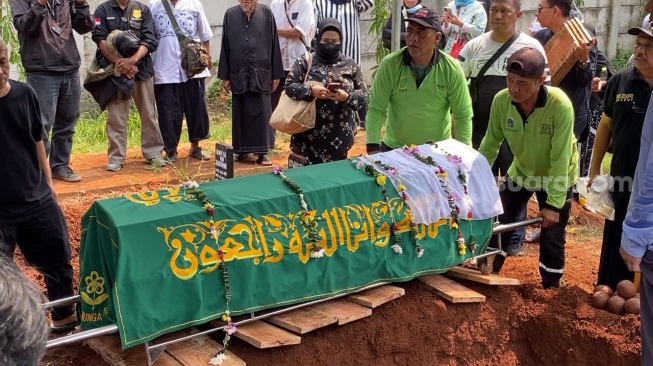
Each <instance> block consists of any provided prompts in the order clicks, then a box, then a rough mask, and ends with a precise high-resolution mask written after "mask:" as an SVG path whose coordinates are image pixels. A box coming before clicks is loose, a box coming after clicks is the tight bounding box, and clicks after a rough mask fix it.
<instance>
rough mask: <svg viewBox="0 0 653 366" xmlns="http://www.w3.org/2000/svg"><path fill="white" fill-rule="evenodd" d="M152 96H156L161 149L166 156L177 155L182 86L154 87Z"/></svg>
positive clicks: (161, 85)
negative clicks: (161, 140) (161, 142)
mask: <svg viewBox="0 0 653 366" xmlns="http://www.w3.org/2000/svg"><path fill="white" fill-rule="evenodd" d="M154 95H155V96H156V109H157V112H158V115H159V128H160V130H161V138H162V139H163V147H164V150H165V152H166V155H167V156H172V155H174V154H176V153H177V146H178V145H179V139H180V138H181V126H182V123H183V119H184V111H183V104H182V103H183V84H182V83H176V84H157V85H154ZM198 108H199V106H198ZM205 109H206V108H205Z"/></svg>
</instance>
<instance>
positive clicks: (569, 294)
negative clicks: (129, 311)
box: [17, 185, 641, 366]
mask: <svg viewBox="0 0 653 366" xmlns="http://www.w3.org/2000/svg"><path fill="white" fill-rule="evenodd" d="M156 187H157V185H151V186H149V187H148V188H150V189H153V188H156ZM133 190H134V189H132V190H130V191H132V192H133ZM119 194H121V192H110V193H107V194H104V195H102V196H100V195H93V194H89V195H84V196H79V197H70V198H65V199H62V200H61V204H62V207H63V210H64V213H65V214H66V217H67V219H68V224H69V229H70V234H71V239H72V245H73V256H74V266H75V268H76V269H77V266H78V261H77V253H78V251H79V237H80V221H81V216H82V215H83V213H84V212H85V211H86V210H87V209H88V207H89V206H90V204H91V203H92V202H93V200H95V199H98V198H101V197H109V196H116V195H119ZM530 211H531V212H534V206H533V207H531V210H530ZM572 224H573V225H572V226H570V227H569V230H568V232H569V234H568V236H567V239H568V242H567V246H568V247H567V266H566V269H565V272H566V273H565V276H564V281H565V285H564V286H563V288H561V289H557V290H543V289H541V288H538V283H539V275H538V272H537V263H538V258H537V256H538V251H539V248H538V246H537V245H527V246H526V248H525V249H526V253H527V255H526V256H525V257H520V258H509V259H508V260H507V262H506V265H505V266H504V271H503V273H502V274H503V275H505V276H510V277H516V278H518V279H520V281H521V282H522V285H520V286H517V287H490V286H485V285H480V284H475V283H471V282H467V281H462V280H457V279H456V281H459V282H461V283H462V284H464V285H465V286H468V287H469V288H471V289H473V290H476V291H478V292H480V293H482V294H484V295H486V296H487V301H486V302H485V303H482V304H451V303H448V302H446V301H445V300H442V299H440V298H438V297H437V296H435V295H434V294H432V293H431V292H429V291H427V290H425V289H424V288H423V287H422V286H421V285H420V284H419V282H418V281H411V282H408V283H403V284H398V286H402V287H404V288H405V289H406V295H405V296H404V297H402V298H399V299H397V300H394V301H392V302H390V303H388V304H386V305H383V306H381V307H380V308H377V309H374V311H373V315H372V316H371V317H369V318H366V319H362V320H359V321H356V322H353V323H350V324H347V325H344V326H340V327H339V326H330V327H327V328H323V329H319V330H317V331H314V332H312V333H309V334H306V335H303V336H302V342H301V344H300V345H296V346H288V347H281V348H275V349H267V350H259V349H256V348H254V347H252V346H249V345H248V344H246V343H244V342H242V341H240V340H237V339H233V338H232V342H231V346H230V349H231V351H232V352H233V353H234V354H236V355H237V356H238V357H240V358H242V359H243V360H245V361H246V362H247V364H248V365H254V366H257V365H379V366H386V365H387V366H390V365H428V366H432V365H469V366H481V365H502V366H503V365H506V366H510V365H592V364H595V365H605V364H608V363H609V364H611V365H633V366H634V365H638V364H639V353H640V341H641V340H640V337H639V335H638V330H639V325H640V322H639V317H638V316H636V315H624V316H619V315H614V314H610V313H608V312H607V311H605V310H597V309H594V308H592V303H591V293H592V292H593V289H594V284H595V280H596V271H597V267H598V258H599V252H600V247H601V236H600V235H601V231H602V230H601V225H602V220H601V219H600V218H598V217H597V216H594V215H591V214H587V213H585V212H584V211H583V210H582V209H580V208H579V207H578V206H574V209H573V220H572ZM17 260H18V262H19V263H20V264H21V265H23V266H24V261H23V260H22V258H20V256H19V258H17ZM25 271H26V273H27V274H28V276H30V277H31V278H32V279H34V280H35V281H36V282H37V283H39V284H40V285H41V286H43V282H42V279H41V278H40V275H38V274H37V273H36V272H34V271H33V270H31V269H29V268H26V269H25ZM221 336H222V335H221V334H217V335H216V336H215V338H216V340H218V341H219V342H221V340H222V339H221ZM42 365H49V366H63V365H76V366H77V365H99V366H102V365H106V363H104V361H103V360H102V359H101V358H100V357H99V356H98V355H97V354H96V353H95V352H94V351H92V350H90V349H89V348H88V347H87V346H85V345H83V344H79V345H74V346H69V347H63V348H59V349H55V350H51V351H49V352H48V353H47V354H46V357H45V358H44V360H43V362H42Z"/></svg>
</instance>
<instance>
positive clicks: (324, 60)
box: [285, 18, 367, 164]
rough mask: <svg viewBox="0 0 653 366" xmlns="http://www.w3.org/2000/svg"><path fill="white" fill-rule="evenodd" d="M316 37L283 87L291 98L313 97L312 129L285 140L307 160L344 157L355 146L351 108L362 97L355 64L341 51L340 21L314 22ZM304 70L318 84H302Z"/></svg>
mask: <svg viewBox="0 0 653 366" xmlns="http://www.w3.org/2000/svg"><path fill="white" fill-rule="evenodd" d="M317 40H318V42H317V46H316V48H315V53H312V54H310V56H309V54H304V55H302V56H301V57H300V58H299V59H297V61H296V62H295V65H293V67H292V70H290V73H289V74H288V77H287V79H286V90H285V92H286V94H287V95H288V96H289V97H290V98H293V99H296V100H307V101H309V100H313V99H315V107H316V110H317V115H316V120H315V128H313V129H310V130H308V131H306V132H302V133H299V134H295V135H292V138H291V139H290V149H291V150H292V151H293V152H294V153H295V154H299V155H302V156H304V157H305V158H307V159H308V161H309V162H310V163H311V164H319V163H326V162H330V161H336V160H343V159H346V158H347V153H348V152H349V149H351V147H352V146H353V145H354V136H355V134H356V128H357V123H356V111H357V110H358V108H359V106H361V105H362V104H363V102H364V101H365V98H366V97H367V87H366V86H365V81H364V80H363V73H362V72H361V69H360V67H359V66H358V64H356V62H355V61H354V60H353V59H351V58H349V57H347V56H345V55H343V54H342V52H341V50H342V26H341V25H340V22H338V21H337V20H336V19H333V18H325V19H324V20H322V21H321V22H320V24H318V34H317ZM309 58H310V63H311V67H310V70H309V69H308V65H309ZM307 73H308V78H307V79H306V81H314V82H319V85H312V86H307V85H305V84H304V79H305V76H306V74H307Z"/></svg>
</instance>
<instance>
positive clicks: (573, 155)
mask: <svg viewBox="0 0 653 366" xmlns="http://www.w3.org/2000/svg"><path fill="white" fill-rule="evenodd" d="M545 64H546V61H545V59H544V56H543V55H542V53H541V52H540V51H538V50H536V49H535V48H530V47H528V48H522V49H520V50H519V51H517V52H515V53H513V54H512V56H510V57H509V58H508V61H507V62H506V69H507V71H508V75H507V83H508V88H507V89H504V90H502V91H500V92H499V93H498V94H497V95H496V97H495V98H494V101H493V102H492V108H491V111H490V122H489V126H488V130H487V133H486V135H485V138H483V141H482V142H481V146H480V147H479V149H478V151H479V152H480V153H481V154H482V155H483V156H485V157H486V158H487V160H488V162H489V163H490V165H492V163H494V160H495V159H496V157H497V154H498V152H499V147H500V146H501V142H502V141H503V140H504V139H505V140H506V142H507V143H508V146H510V149H511V150H512V152H513V153H514V155H515V158H514V160H513V162H512V164H511V165H510V168H509V169H508V176H507V178H506V180H505V181H504V182H502V184H501V189H500V190H501V193H500V195H501V202H502V204H503V214H502V215H500V216H499V222H501V223H502V224H509V223H513V222H516V221H518V220H519V216H520V215H519V214H520V212H521V211H522V210H523V209H524V208H525V207H526V205H527V204H528V201H529V199H530V198H531V196H532V195H533V193H535V195H536V196H537V202H538V204H539V209H540V213H539V216H540V217H542V219H543V221H542V234H541V237H540V263H539V267H540V275H541V276H542V286H543V287H544V288H550V287H559V286H560V278H561V277H562V274H563V271H564V266H565V228H566V226H567V221H568V220H569V211H570V208H571V202H570V198H571V187H572V186H573V185H574V184H575V183H576V179H577V178H578V173H577V165H578V153H577V149H576V138H575V137H574V131H573V130H574V107H573V105H572V104H571V101H570V100H569V98H568V97H567V96H566V95H565V93H564V92H563V91H562V90H561V89H558V88H555V87H550V86H545V85H544V80H545V79H546V76H545V71H544V68H545ZM511 234H512V232H504V233H502V234H501V242H502V243H509V242H510V236H511ZM495 241H496V239H495V238H493V239H492V242H491V244H490V245H491V246H496V242H495ZM493 244H494V245H493ZM504 260H505V252H503V253H502V254H501V255H497V257H496V258H495V260H494V265H493V267H494V272H495V273H499V271H500V270H501V267H502V266H503V262H504Z"/></svg>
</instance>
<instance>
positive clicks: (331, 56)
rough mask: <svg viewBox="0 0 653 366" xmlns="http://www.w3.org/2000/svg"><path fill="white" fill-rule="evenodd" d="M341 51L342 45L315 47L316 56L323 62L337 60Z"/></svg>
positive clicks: (331, 44) (324, 44)
mask: <svg viewBox="0 0 653 366" xmlns="http://www.w3.org/2000/svg"><path fill="white" fill-rule="evenodd" d="M340 50H342V43H338V44H335V43H320V44H319V45H318V47H317V50H316V52H317V56H318V57H319V58H320V59H322V60H324V61H325V62H329V63H331V62H335V61H337V60H338V56H339V55H340Z"/></svg>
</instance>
